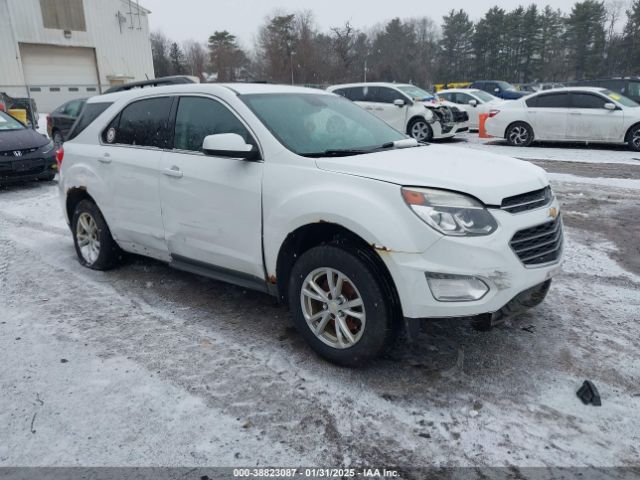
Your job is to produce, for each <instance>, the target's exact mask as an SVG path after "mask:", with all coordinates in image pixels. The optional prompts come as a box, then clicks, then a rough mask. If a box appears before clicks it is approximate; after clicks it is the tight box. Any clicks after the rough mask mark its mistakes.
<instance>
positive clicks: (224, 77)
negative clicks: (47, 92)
mask: <svg viewBox="0 0 640 480" xmlns="http://www.w3.org/2000/svg"><path fill="white" fill-rule="evenodd" d="M151 45H152V51H153V60H154V66H155V70H156V76H158V77H160V76H167V75H179V74H188V75H194V76H200V77H201V78H202V79H203V80H209V81H221V82H229V81H249V80H253V81H269V82H276V83H296V84H304V85H327V84H335V83H341V82H353V81H362V80H365V79H366V80H367V81H398V82H413V83H416V84H418V85H423V86H430V85H433V84H435V83H451V82H465V81H472V80H474V79H499V80H506V81H510V82H514V83H528V82H533V81H566V80H573V79H577V80H581V79H589V78H597V77H611V76H638V75H640V0H633V1H631V0H609V1H607V2H605V1H598V0H583V1H578V2H577V3H575V4H574V6H573V8H572V9H571V12H568V13H564V12H562V11H561V10H558V9H554V8H552V7H550V6H546V7H544V8H541V7H538V6H537V5H536V4H531V5H529V6H527V7H524V6H521V7H518V8H516V9H514V10H511V11H507V10H505V9H503V8H500V7H497V6H496V7H493V8H490V9H489V10H488V11H487V12H486V13H485V14H484V16H483V17H482V18H480V19H479V20H477V21H473V20H472V19H471V18H470V17H469V15H468V14H467V12H465V11H464V10H462V9H459V10H451V11H450V12H449V13H448V14H447V15H446V16H444V17H443V19H442V22H441V23H440V24H437V23H436V22H435V21H433V20H432V19H431V18H429V17H419V18H409V19H400V18H394V19H391V20H389V21H388V22H384V23H381V24H379V25H376V26H373V27H371V28H369V29H367V30H360V29H357V28H355V27H354V26H353V25H352V24H351V23H350V22H346V23H344V24H342V25H339V26H334V27H332V28H330V29H329V30H328V31H322V30H321V29H320V28H319V27H318V25H317V23H316V22H315V20H314V16H313V13H312V12H311V11H303V12H295V13H276V14H273V15H271V16H270V17H268V18H266V19H265V21H264V22H263V24H262V25H260V26H259V29H258V32H257V36H256V42H255V45H253V48H252V49H247V48H243V46H241V44H240V42H239V41H238V39H237V38H236V37H235V36H234V35H233V34H232V33H230V32H228V31H216V32H214V33H213V34H212V35H211V37H210V38H209V39H208V42H207V43H206V44H204V43H199V42H195V41H189V42H185V43H183V44H178V43H177V42H173V41H172V40H170V39H169V38H167V37H166V36H165V35H164V34H162V33H161V32H155V33H153V34H152V36H151Z"/></svg>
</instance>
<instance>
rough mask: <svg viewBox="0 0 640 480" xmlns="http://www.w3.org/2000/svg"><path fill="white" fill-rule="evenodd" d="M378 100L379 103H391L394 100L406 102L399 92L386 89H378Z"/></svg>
mask: <svg viewBox="0 0 640 480" xmlns="http://www.w3.org/2000/svg"><path fill="white" fill-rule="evenodd" d="M378 98H379V100H378V101H379V102H380V103H393V102H395V101H396V100H406V98H405V97H404V95H402V94H401V93H400V92H398V91H396V90H394V89H393V88H387V87H380V88H378Z"/></svg>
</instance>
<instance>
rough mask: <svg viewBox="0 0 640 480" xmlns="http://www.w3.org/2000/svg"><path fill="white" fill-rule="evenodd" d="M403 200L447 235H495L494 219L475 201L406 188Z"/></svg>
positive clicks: (427, 221)
mask: <svg viewBox="0 0 640 480" xmlns="http://www.w3.org/2000/svg"><path fill="white" fill-rule="evenodd" d="M402 198H404V201H405V202H406V204H407V205H408V206H409V207H410V208H411V210H413V212H414V213H415V214H416V215H417V216H418V217H420V218H421V219H422V220H423V221H424V222H425V223H426V224H427V225H429V226H430V227H432V228H434V229H435V230H437V231H438V232H440V233H442V234H444V235H451V236H456V237H479V236H483V235H490V234H492V233H493V232H495V231H496V229H497V228H498V224H497V222H496V220H495V218H493V215H491V213H489V211H488V210H487V209H486V208H485V207H484V205H482V203H480V202H479V201H477V200H476V199H474V198H471V197H468V196H467V195H462V194H460V193H453V192H448V191H446V190H435V189H432V188H407V187H405V188H403V189H402Z"/></svg>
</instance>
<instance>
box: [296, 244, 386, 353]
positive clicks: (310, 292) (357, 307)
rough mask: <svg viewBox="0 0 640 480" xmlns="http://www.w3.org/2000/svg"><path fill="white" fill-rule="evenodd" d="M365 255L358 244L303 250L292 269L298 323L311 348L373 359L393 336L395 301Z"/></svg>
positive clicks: (317, 350)
mask: <svg viewBox="0 0 640 480" xmlns="http://www.w3.org/2000/svg"><path fill="white" fill-rule="evenodd" d="M360 253H362V252H360ZM366 258H367V257H366V255H361V254H359V252H358V251H357V250H355V251H351V250H346V249H343V248H340V247H337V246H333V245H322V246H319V247H315V248H312V249H311V250H309V251H307V252H306V253H304V254H303V255H302V256H301V257H300V258H299V259H298V261H297V262H296V264H295V265H294V267H293V270H292V273H291V281H290V287H289V299H290V304H291V311H292V314H293V319H294V323H295V325H296V327H297V328H298V330H299V331H300V333H301V334H302V336H303V337H304V338H305V340H306V341H307V342H308V343H309V345H310V346H311V348H313V350H315V351H316V352H317V353H318V354H319V355H320V356H322V357H324V358H326V359H328V360H330V361H332V362H335V363H337V364H340V365H345V366H356V365H360V364H362V363H364V362H366V361H367V360H370V359H373V358H375V357H377V356H379V355H380V354H381V353H382V352H383V351H384V350H385V348H386V347H387V346H388V345H389V343H390V342H391V340H392V339H393V334H394V329H395V323H396V322H395V318H396V315H395V312H394V307H393V304H392V302H391V299H390V298H389V295H385V292H386V291H387V289H386V288H385V285H384V283H383V282H385V280H384V279H383V278H381V277H380V275H379V273H378V271H377V269H376V268H374V266H373V265H370V264H369V262H368V261H367V260H366Z"/></svg>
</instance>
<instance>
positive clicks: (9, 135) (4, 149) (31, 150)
mask: <svg viewBox="0 0 640 480" xmlns="http://www.w3.org/2000/svg"><path fill="white" fill-rule="evenodd" d="M57 168H58V164H57V162H56V148H55V146H54V144H53V142H52V141H51V140H49V139H48V138H46V137H45V136H44V135H42V134H40V133H38V132H36V131H35V130H33V129H31V128H27V127H26V126H25V125H24V124H22V123H20V122H19V121H18V120H16V119H15V118H13V117H12V116H11V115H8V114H6V113H4V112H0V184H3V183H11V182H15V181H21V180H49V181H51V180H53V178H54V177H55V176H56V172H57Z"/></svg>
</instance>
